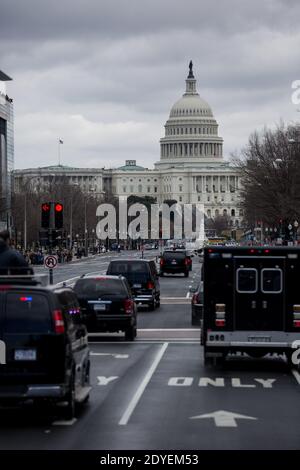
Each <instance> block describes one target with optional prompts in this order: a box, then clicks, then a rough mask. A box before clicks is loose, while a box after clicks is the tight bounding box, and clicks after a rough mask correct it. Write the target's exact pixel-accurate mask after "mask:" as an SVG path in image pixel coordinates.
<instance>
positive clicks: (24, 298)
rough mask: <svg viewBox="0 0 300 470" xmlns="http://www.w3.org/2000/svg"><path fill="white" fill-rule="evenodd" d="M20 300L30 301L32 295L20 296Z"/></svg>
mask: <svg viewBox="0 0 300 470" xmlns="http://www.w3.org/2000/svg"><path fill="white" fill-rule="evenodd" d="M20 300H21V302H31V301H32V297H20Z"/></svg>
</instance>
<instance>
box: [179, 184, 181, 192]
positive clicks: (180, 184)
mask: <svg viewBox="0 0 300 470" xmlns="http://www.w3.org/2000/svg"><path fill="white" fill-rule="evenodd" d="M179 192H181V193H182V184H180V185H179Z"/></svg>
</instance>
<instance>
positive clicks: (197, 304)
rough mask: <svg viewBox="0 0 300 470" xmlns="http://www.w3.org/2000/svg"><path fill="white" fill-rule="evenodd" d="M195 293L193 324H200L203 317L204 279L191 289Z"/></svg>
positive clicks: (192, 304)
mask: <svg viewBox="0 0 300 470" xmlns="http://www.w3.org/2000/svg"><path fill="white" fill-rule="evenodd" d="M190 292H191V293H192V294H193V296H192V300H191V307H192V325H200V324H201V320H202V317H203V281H200V282H199V284H198V286H197V287H196V288H195V289H190Z"/></svg>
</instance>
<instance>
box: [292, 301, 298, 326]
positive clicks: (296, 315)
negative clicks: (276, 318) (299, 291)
mask: <svg viewBox="0 0 300 470" xmlns="http://www.w3.org/2000/svg"><path fill="white" fill-rule="evenodd" d="M293 317H294V319H293V325H294V328H300V305H293Z"/></svg>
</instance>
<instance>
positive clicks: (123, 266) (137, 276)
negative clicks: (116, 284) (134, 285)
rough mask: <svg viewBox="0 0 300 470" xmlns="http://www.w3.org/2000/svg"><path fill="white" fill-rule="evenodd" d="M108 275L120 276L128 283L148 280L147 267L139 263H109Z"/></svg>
mask: <svg viewBox="0 0 300 470" xmlns="http://www.w3.org/2000/svg"><path fill="white" fill-rule="evenodd" d="M109 274H122V276H124V277H126V279H128V281H129V282H131V281H132V282H133V281H139V282H146V281H147V280H148V279H149V271H148V265H147V264H146V263H143V262H139V261H136V262H134V263H130V262H129V263H128V262H125V261H118V262H114V263H111V265H110V267H109Z"/></svg>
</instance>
